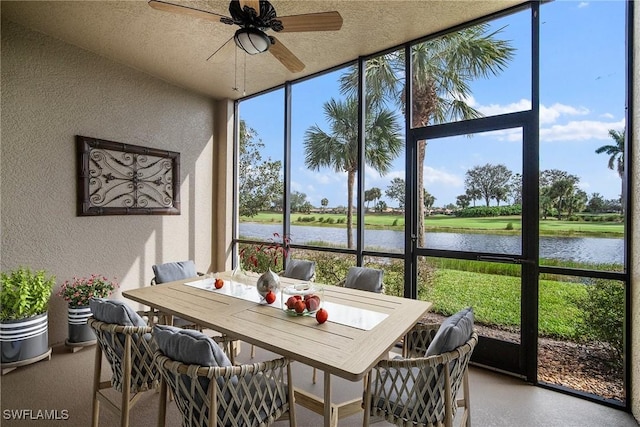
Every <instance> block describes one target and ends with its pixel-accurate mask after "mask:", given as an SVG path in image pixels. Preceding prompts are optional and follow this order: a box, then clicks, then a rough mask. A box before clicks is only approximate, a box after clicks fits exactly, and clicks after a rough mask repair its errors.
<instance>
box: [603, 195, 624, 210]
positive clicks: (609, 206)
mask: <svg viewBox="0 0 640 427" xmlns="http://www.w3.org/2000/svg"><path fill="white" fill-rule="evenodd" d="M604 211H605V212H622V198H619V199H618V200H616V199H608V200H605V201H604Z"/></svg>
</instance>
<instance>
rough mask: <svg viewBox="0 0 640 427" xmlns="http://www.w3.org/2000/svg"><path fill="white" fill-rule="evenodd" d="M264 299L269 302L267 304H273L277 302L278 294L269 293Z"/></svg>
mask: <svg viewBox="0 0 640 427" xmlns="http://www.w3.org/2000/svg"><path fill="white" fill-rule="evenodd" d="M264 299H265V300H266V301H267V304H273V302H274V301H275V300H276V294H275V293H273V291H269V292H267V295H265V296H264Z"/></svg>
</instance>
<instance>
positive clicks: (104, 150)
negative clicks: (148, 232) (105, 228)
mask: <svg viewBox="0 0 640 427" xmlns="http://www.w3.org/2000/svg"><path fill="white" fill-rule="evenodd" d="M76 147H77V152H78V215H79V216H93V215H179V214H180V153H176V152H174V151H165V150H158V149H155V148H147V147H140V146H137V145H130V144H122V143H119V142H113V141H105V140H102V139H96V138H89V137H86V136H80V135H77V136H76Z"/></svg>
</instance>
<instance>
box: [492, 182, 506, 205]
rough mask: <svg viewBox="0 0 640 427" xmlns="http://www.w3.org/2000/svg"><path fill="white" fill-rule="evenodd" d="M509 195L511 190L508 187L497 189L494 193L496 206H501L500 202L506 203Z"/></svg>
mask: <svg viewBox="0 0 640 427" xmlns="http://www.w3.org/2000/svg"><path fill="white" fill-rule="evenodd" d="M508 194H509V190H508V187H507V186H506V185H505V186H504V187H499V188H496V189H495V191H494V193H493V198H494V199H495V201H496V206H500V201H505V202H506V201H507V195H508Z"/></svg>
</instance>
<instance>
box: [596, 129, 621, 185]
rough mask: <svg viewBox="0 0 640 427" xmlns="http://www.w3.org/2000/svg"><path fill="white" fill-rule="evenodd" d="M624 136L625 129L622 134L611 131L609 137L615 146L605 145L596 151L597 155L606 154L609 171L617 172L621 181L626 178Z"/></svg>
mask: <svg viewBox="0 0 640 427" xmlns="http://www.w3.org/2000/svg"><path fill="white" fill-rule="evenodd" d="M624 134H625V130H624V129H623V130H622V131H621V132H618V131H617V130H613V129H609V136H610V137H611V138H612V139H613V140H614V141H615V144H607V145H603V146H602V147H599V148H597V149H596V153H597V154H602V153H605V154H607V155H608V156H609V164H608V166H609V169H611V170H615V171H617V172H618V175H620V179H623V178H624V136H625V135H624Z"/></svg>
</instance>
